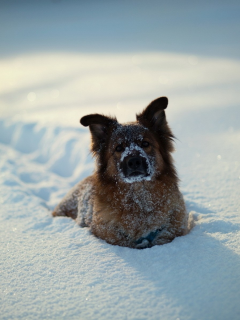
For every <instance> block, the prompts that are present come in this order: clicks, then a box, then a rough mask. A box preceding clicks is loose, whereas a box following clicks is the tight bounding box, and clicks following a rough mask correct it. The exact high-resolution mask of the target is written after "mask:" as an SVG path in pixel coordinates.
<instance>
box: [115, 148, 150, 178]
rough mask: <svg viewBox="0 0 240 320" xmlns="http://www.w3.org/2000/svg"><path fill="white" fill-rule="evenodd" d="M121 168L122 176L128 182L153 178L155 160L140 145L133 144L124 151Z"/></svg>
mask: <svg viewBox="0 0 240 320" xmlns="http://www.w3.org/2000/svg"><path fill="white" fill-rule="evenodd" d="M119 170H120V175H121V178H122V179H123V180H124V181H125V182H128V183H132V182H137V181H141V180H151V177H152V175H153V160H152V161H151V159H149V157H148V156H147V154H146V152H145V151H144V150H143V149H142V148H140V147H139V146H138V145H135V144H131V145H130V147H127V148H126V149H125V151H124V152H123V153H122V156H121V160H120V166H119Z"/></svg>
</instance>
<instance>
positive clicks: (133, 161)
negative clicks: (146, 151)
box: [127, 157, 142, 170]
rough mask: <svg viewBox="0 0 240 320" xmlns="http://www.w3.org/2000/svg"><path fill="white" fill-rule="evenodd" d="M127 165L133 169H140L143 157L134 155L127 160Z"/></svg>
mask: <svg viewBox="0 0 240 320" xmlns="http://www.w3.org/2000/svg"><path fill="white" fill-rule="evenodd" d="M127 166H128V167H129V168H130V169H131V170H136V169H139V168H140V167H142V159H141V158H139V157H132V158H130V159H128V160H127Z"/></svg>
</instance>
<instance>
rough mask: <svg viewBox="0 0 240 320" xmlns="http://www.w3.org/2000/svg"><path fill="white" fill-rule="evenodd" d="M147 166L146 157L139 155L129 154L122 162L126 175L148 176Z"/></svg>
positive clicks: (122, 168)
mask: <svg viewBox="0 0 240 320" xmlns="http://www.w3.org/2000/svg"><path fill="white" fill-rule="evenodd" d="M147 168H148V167H147V162H146V159H145V158H143V157H141V156H139V155H129V156H128V157H126V158H125V159H124V160H123V162H122V163H121V170H122V172H123V174H124V176H125V177H130V176H139V175H144V176H147V175H148V173H147Z"/></svg>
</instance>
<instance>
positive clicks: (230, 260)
mask: <svg viewBox="0 0 240 320" xmlns="http://www.w3.org/2000/svg"><path fill="white" fill-rule="evenodd" d="M220 7H221V6H220ZM131 8H132V7H131V6H130V12H132V11H131V10H132V9H131ZM8 10H9V11H5V12H6V18H5V20H2V21H3V22H4V23H7V22H6V21H10V22H11V21H13V20H14V19H15V18H14V17H15V16H13V17H12V18H11V19H12V20H11V19H10V16H9V12H10V9H8ZM11 10H12V9H11ZM21 10H23V9H21ZM29 10H30V9H29ZM31 10H32V9H31ZM31 10H30V11H26V14H27V13H28V12H31ZM51 10H52V9H51ZM51 10H50V11H49V14H50V13H51ZM69 10H70V12H74V6H72V7H71V9H69ZM229 10H230V9H229ZM16 12H17V11H16ZM16 12H15V14H16V15H17V13H16ZM19 12H23V11H19ZM227 12H230V11H227ZM18 14H19V13H18ZM38 14H39V15H38ZM38 14H37V13H36V17H37V18H36V19H37V20H36V21H37V22H36V24H37V25H38V26H39V23H40V22H39V21H40V19H39V17H41V15H42V14H43V13H42V11H41V12H40V11H39V13H38ZM136 14H137V16H138V15H139V12H138V13H136ZM146 14H148V13H146ZM214 14H215V11H214ZM51 18H52V16H51ZM49 19H50V18H49ZM54 19H57V18H54ZM59 19H61V17H59ZM116 19H118V18H116ZM30 20H31V19H30ZM33 20H34V19H33ZM33 20H31V21H27V19H26V20H24V24H23V26H25V24H28V23H29V24H31V25H32V21H33ZM54 21H55V20H54ZM117 21H118V22H119V21H120V20H117ZM238 25H239V23H238ZM234 26H236V24H234ZM236 28H237V26H236ZM12 30H13V29H11V28H9V29H6V31H5V32H6V34H7V35H9V34H10V33H11V32H13V31H12ZM19 30H20V31H21V30H22V29H19ZM19 30H16V31H15V32H16V34H18V32H20V31H19ZM34 30H35V29H34ZM61 30H62V29H61ZM221 30H222V29H221ZM224 30H226V29H224ZM236 30H237V29H236ZM59 32H60V31H59ZM224 32H225V31H224ZM234 32H235V31H234ZM13 33H14V32H13ZM15 36H16V35H15ZM206 37H207V39H208V37H209V35H208V34H206ZM144 39H145V38H144ZM175 39H176V38H175ZM230 40H231V39H230V38H229V39H228V41H230ZM209 41H210V40H209ZM216 41H217V40H216ZM24 43H25V42H24ZM209 43H210V42H209ZM16 45H17V44H16V43H15V42H14V41H13V44H12V46H16ZM28 45H29V44H28ZM9 48H10V47H9ZM19 48H20V49H21V50H20V51H19V53H17V52H15V54H14V55H9V56H1V58H0V203H1V206H0V252H1V253H0V270H1V271H0V301H1V302H0V314H1V319H136V320H139V319H170V320H171V319H175V320H176V319H204V320H205V319H239V318H240V304H239V296H240V200H239V199H240V197H239V191H240V160H239V159H240V148H239V145H240V124H239V119H240V109H239V103H240V94H239V85H240V61H239V59H238V58H236V57H234V58H233V57H231V56H230V55H229V57H226V56H225V57H219V56H217V55H216V56H214V55H212V56H210V55H208V56H206V55H204V54H199V55H196V54H194V55H193V54H192V53H191V52H189V53H188V52H185V53H184V52H181V53H179V52H177V51H176V50H175V51H173V50H172V51H169V52H167V51H161V50H159V49H158V50H152V51H151V50H148V51H144V50H142V51H141V50H136V51H135V52H134V51H132V52H127V51H126V52H119V53H113V52H112V53H111V52H101V54H98V53H96V52H95V53H86V52H85V53H84V52H81V51H80V50H79V52H76V51H75V52H74V50H69V52H68V51H66V50H65V51H63V50H62V51H59V50H57V49H55V50H51V52H47V51H46V52H41V53H39V52H37V51H36V52H31V50H29V51H27V50H26V52H24V49H23V47H21V44H19ZM187 48H189V47H187ZM4 50H7V49H4ZM9 50H10V49H9ZM12 50H13V49H12ZM227 50H230V49H226V51H225V52H227ZM161 95H164V96H168V98H169V106H168V108H167V109H166V115H167V119H168V122H169V124H170V127H171V128H172V131H173V133H174V134H175V135H176V137H177V140H176V143H175V146H176V152H175V153H174V159H175V164H176V167H177V171H178V173H179V176H180V179H181V183H180V189H181V191H182V193H183V196H184V199H185V202H186V206H187V210H188V212H190V211H191V212H192V213H193V215H194V219H195V221H196V225H195V227H194V228H193V229H192V231H191V232H190V233H189V234H188V235H186V236H183V237H179V238H176V239H174V240H173V241H172V242H171V243H169V244H166V245H162V246H154V247H152V248H149V249H144V250H136V249H130V248H125V247H118V246H112V245H110V244H107V243H106V242H105V241H103V240H100V239H98V238H96V237H94V236H93V235H92V234H91V233H90V232H89V230H88V228H81V227H79V225H78V224H77V223H76V222H75V221H73V220H72V219H68V218H63V217H57V218H52V217H51V210H52V209H53V208H54V206H55V205H56V204H58V203H59V201H60V200H61V199H62V197H63V196H64V195H65V194H66V193H67V192H68V190H69V189H70V188H71V187H72V186H73V185H75V184H76V183H77V182H78V181H80V180H82V179H83V178H85V177H87V176H88V175H90V174H91V173H92V171H93V169H94V163H93V160H92V158H91V155H90V153H89V144H90V134H89V131H88V129H86V128H83V127H81V125H80V124H79V119H80V118H81V117H82V116H84V115H86V114H89V113H95V112H98V113H101V114H106V115H108V114H112V115H116V116H117V118H118V119H119V120H120V121H122V122H123V121H133V120H135V114H136V113H139V112H141V111H142V110H143V108H144V107H146V105H147V104H148V103H149V102H150V101H151V100H153V99H155V98H157V97H159V96H161Z"/></svg>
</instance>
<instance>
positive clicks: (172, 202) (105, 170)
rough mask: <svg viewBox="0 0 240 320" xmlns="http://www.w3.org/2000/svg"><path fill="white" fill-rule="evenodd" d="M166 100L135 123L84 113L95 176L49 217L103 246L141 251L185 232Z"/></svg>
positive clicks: (150, 107)
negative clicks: (73, 223) (72, 222)
mask: <svg viewBox="0 0 240 320" xmlns="http://www.w3.org/2000/svg"><path fill="white" fill-rule="evenodd" d="M167 104H168V99H167V98H166V97H161V98H158V99H156V100H154V101H152V102H151V103H150V104H149V105H148V106H147V108H146V109H145V110H143V112H142V113H140V114H138V115H137V121H136V122H131V123H126V124H119V123H118V122H117V120H116V118H111V117H106V116H103V115H100V114H90V115H87V116H85V117H83V118H82V119H81V120H80V122H81V124H82V125H83V126H85V127H86V126H89V128H90V131H91V135H92V146H91V150H92V153H93V155H94V157H95V158H96V171H95V173H94V174H93V175H91V176H89V177H87V178H86V179H85V180H83V181H81V182H80V183H79V184H77V185H76V186H75V187H74V188H73V189H72V190H71V191H70V192H69V193H68V194H67V195H66V196H65V197H64V199H63V200H62V201H61V203H60V204H59V205H58V206H57V207H56V208H55V210H54V212H53V216H67V217H71V218H73V219H76V220H77V222H78V223H79V224H80V225H81V226H84V227H85V226H88V227H90V229H91V231H92V233H93V234H94V235H96V236H97V237H99V238H101V239H104V240H106V241H107V242H108V243H111V244H115V245H120V246H126V247H131V248H147V247H152V246H154V245H160V244H164V243H167V242H170V241H172V240H173V239H174V238H175V237H177V236H182V235H184V234H186V233H187V232H188V215H187V213H186V209H185V205H184V201H183V197H182V195H181V193H180V191H179V189H178V177H177V174H176V171H175V168H174V166H173V160H172V157H171V152H172V151H173V138H174V136H173V134H172V132H171V130H170V128H169V126H168V124H167V121H166V117H165V111H164V109H166V108H167Z"/></svg>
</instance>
